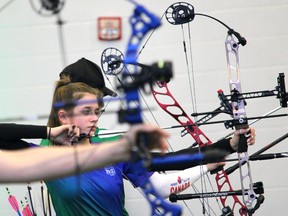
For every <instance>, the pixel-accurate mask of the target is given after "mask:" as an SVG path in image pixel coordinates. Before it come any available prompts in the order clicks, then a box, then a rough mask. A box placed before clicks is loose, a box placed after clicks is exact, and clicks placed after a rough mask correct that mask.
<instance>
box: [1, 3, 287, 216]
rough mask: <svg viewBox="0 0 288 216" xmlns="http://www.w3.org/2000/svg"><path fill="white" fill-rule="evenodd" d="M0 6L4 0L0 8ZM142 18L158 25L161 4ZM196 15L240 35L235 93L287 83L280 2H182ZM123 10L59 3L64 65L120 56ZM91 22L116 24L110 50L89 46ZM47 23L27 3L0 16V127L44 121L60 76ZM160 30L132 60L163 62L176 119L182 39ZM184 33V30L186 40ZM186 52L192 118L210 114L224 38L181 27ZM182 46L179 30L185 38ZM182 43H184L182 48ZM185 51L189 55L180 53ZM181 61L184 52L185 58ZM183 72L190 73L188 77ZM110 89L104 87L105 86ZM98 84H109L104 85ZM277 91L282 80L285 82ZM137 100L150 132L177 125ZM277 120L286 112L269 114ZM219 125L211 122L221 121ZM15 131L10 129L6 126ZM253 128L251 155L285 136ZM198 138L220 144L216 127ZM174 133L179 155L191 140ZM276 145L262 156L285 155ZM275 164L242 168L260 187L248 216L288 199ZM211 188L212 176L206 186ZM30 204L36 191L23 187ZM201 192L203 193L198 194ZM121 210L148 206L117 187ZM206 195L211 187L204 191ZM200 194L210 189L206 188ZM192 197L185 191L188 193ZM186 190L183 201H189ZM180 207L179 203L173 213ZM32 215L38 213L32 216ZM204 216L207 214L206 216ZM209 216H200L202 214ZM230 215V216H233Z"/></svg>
mask: <svg viewBox="0 0 288 216" xmlns="http://www.w3.org/2000/svg"><path fill="white" fill-rule="evenodd" d="M0 2H1V3H0V6H1V5H4V4H5V3H6V2H7V1H4V0H1V1H0ZM139 3H141V4H143V5H145V6H146V7H147V8H148V9H149V10H151V11H153V12H154V13H155V14H157V15H158V16H161V15H162V14H163V13H164V11H165V10H166V9H167V7H168V6H169V5H171V4H173V3H175V2H174V1H171V0H163V1H152V0H146V1H144V0H142V1H140V0H139ZM190 3H191V4H192V5H193V6H194V8H195V12H196V13H205V14H209V15H212V16H215V17H217V18H218V19H220V20H222V21H223V22H225V23H226V24H227V25H229V26H230V27H231V28H234V29H235V30H236V31H238V32H239V33H241V34H242V36H244V37H245V38H246V39H247V41H248V43H247V45H246V46H245V47H240V48H239V55H240V67H241V82H242V90H243V92H249V91H260V90H273V89H274V88H275V86H276V85H277V81H276V78H277V76H278V73H281V72H282V73H285V75H286V80H287V76H288V72H287V70H288V62H287V59H288V58H287V57H288V42H287V39H288V27H287V23H286V22H287V20H288V13H287V10H288V2H287V1H285V0H274V1H271V0H254V1H248V0H241V1H240V0H234V1H227V0H226V1H225V0H218V1H212V0H205V1H203V0H202V1H200V0H195V1H190ZM132 9H133V4H131V3H129V2H128V1H119V0H118V1H117V0H106V1H104V0H98V1H95V0H85V1H76V0H70V1H67V2H66V4H65V6H64V9H63V11H62V12H61V18H62V19H63V21H64V25H63V26H62V27H63V28H62V29H63V39H64V46H65V49H66V53H65V57H66V61H67V62H66V63H67V64H70V63H72V62H75V61H76V60H78V59H79V58H81V57H86V58H88V59H90V60H92V61H94V62H96V63H98V64H99V63H100V56H101V53H102V51H103V50H104V49H105V48H107V47H116V48H118V49H120V50H122V51H124V50H125V46H126V42H127V41H128V37H129V34H130V27H129V25H128V18H129V15H130V14H131V13H132ZM99 16H120V17H122V24H123V38H122V40H120V41H114V42H103V41H99V40H98V39H97V33H98V32H97V28H96V26H97V18H98V17H99ZM56 20H57V18H56V17H55V16H52V17H42V16H39V15H38V14H37V13H35V12H34V11H33V10H32V8H31V5H30V3H29V1H14V2H12V3H11V4H10V5H9V6H8V7H7V8H5V9H4V10H1V11H0V49H1V52H0V70H1V71H0V99H1V106H0V119H4V118H11V121H13V118H16V117H19V116H24V117H30V118H31V116H35V115H46V114H48V112H49V108H50V105H51V104H50V103H51V102H50V101H51V93H52V89H53V82H54V81H55V80H56V79H57V78H58V74H59V72H60V71H61V70H62V68H63V67H64V64H63V62H62V58H61V52H60V49H59V37H58V32H57V31H58V26H57V25H56ZM162 23H163V24H162V27H161V28H159V29H158V30H157V31H155V32H154V34H153V35H152V37H151V38H150V40H149V42H148V43H147V45H146V47H145V49H144V50H143V52H142V54H141V55H140V57H139V61H140V62H142V63H146V64H151V63H153V62H155V61H158V60H171V61H172V62H173V65H174V78H173V80H172V81H171V83H170V84H169V86H170V90H171V92H172V94H173V95H174V96H175V98H176V99H177V100H178V101H179V103H180V104H181V105H182V106H183V108H184V109H185V111H186V112H187V113H188V114H190V113H192V112H195V110H194V111H193V109H192V102H191V99H190V98H191V97H190V94H191V93H190V91H191V89H190V87H189V82H188V78H187V77H188V75H187V66H186V62H185V56H184V54H183V46H182V34H181V28H180V26H173V25H170V24H168V23H167V21H166V20H165V19H163V21H162ZM186 28H187V27H186V26H185V31H186ZM190 30H191V31H190V33H191V40H192V53H193V55H192V56H193V57H192V59H193V74H194V77H195V83H194V85H193V87H192V89H194V88H195V89H194V90H195V92H196V101H197V104H196V105H197V111H198V112H204V111H211V110H213V109H215V108H217V107H218V106H219V100H218V98H217V90H218V89H223V90H224V93H226V94H228V92H229V85H228V73H227V67H226V57H225V49H224V41H225V38H226V34H227V30H226V29H225V28H224V27H223V26H221V25H220V24H218V23H216V22H214V21H212V20H210V19H207V18H204V17H199V16H196V18H195V19H194V21H193V22H192V23H191V24H190ZM185 35H186V39H187V41H188V36H187V31H186V32H185ZM187 43H188V42H187ZM188 47H189V46H188ZM188 52H189V51H188ZM190 71H191V69H190ZM110 80H111V82H112V83H114V81H115V80H114V79H113V78H110ZM106 83H107V85H108V86H110V84H109V83H108V82H107V81H106ZM286 85H287V81H286ZM145 100H147V103H149V105H150V107H152V108H153V109H154V110H153V114H154V115H155V118H156V119H157V121H158V122H159V125H160V126H171V125H177V123H176V122H175V121H174V120H173V119H172V118H171V117H169V116H168V115H167V114H166V113H164V112H163V111H162V110H161V109H160V108H158V105H157V104H156V103H155V102H154V99H153V98H152V96H151V95H145ZM247 103H248V105H247V108H246V110H247V114H248V116H259V115H263V114H264V113H267V112H269V111H270V110H273V109H274V108H276V107H279V101H278V100H277V99H276V98H275V97H268V98H260V99H253V100H248V101H247ZM118 107H119V106H118V104H110V105H109V106H108V108H107V110H116V109H117V108H118ZM279 113H287V109H281V110H280V111H278V112H277V114H279ZM145 115H147V118H148V120H149V121H150V122H152V123H154V120H153V119H152V116H151V114H149V113H148V112H147V114H146V112H145ZM227 118H229V116H224V115H222V116H220V117H217V118H216V120H219V119H227ZM46 121H47V119H45V118H44V119H40V120H39V119H38V120H32V119H28V120H25V121H16V122H19V123H32V124H45V123H46ZM14 122H15V121H14ZM101 125H102V126H103V127H105V128H110V129H116V130H117V129H122V128H127V126H126V125H119V124H118V123H117V117H116V115H115V114H106V116H103V118H102V120H101ZM253 127H255V128H256V130H257V143H256V144H255V146H252V147H251V148H250V149H249V152H250V153H253V152H256V151H257V150H259V149H260V148H261V147H263V146H265V145H267V144H269V143H270V142H272V141H273V140H275V139H277V138H278V137H279V136H281V135H283V134H285V133H287V129H288V126H287V118H273V119H269V120H261V121H260V122H258V123H257V124H255V125H254V126H253ZM202 130H203V131H204V133H205V134H206V135H207V136H208V137H209V138H210V139H211V140H213V141H216V140H218V139H219V138H221V137H223V136H225V135H226V134H228V133H229V132H231V131H230V130H226V129H225V128H224V126H223V124H220V125H210V126H203V127H202ZM180 131H181V129H175V130H169V132H171V134H172V136H171V139H170V140H169V141H170V143H171V145H172V147H173V149H174V150H177V149H181V148H184V147H188V146H189V145H190V144H191V143H193V140H191V138H190V137H188V135H187V136H186V137H184V138H181V137H180ZM285 144H286V145H287V144H288V143H287V140H284V141H283V142H281V143H280V144H279V145H277V146H276V147H274V148H272V149H271V150H268V151H267V152H285V151H287V150H286V149H287V148H286V147H285ZM286 167H287V161H286V160H285V159H278V160H269V161H261V162H252V163H251V169H252V174H253V180H254V182H256V181H262V182H263V183H264V187H265V197H266V200H265V202H264V204H263V205H262V206H261V207H260V209H259V210H258V211H257V212H256V214H255V215H262V216H263V215H265V216H266V215H272V214H274V215H287V213H286V209H287V208H286V206H285V205H286V196H285V195H286V194H287V192H288V188H287V181H288V175H287V174H286V172H285V170H286ZM231 178H232V184H233V187H234V188H235V189H240V182H239V173H238V172H235V174H233V175H232V176H231ZM210 179H211V181H212V182H214V177H213V176H211V177H210ZM32 186H33V190H34V194H35V196H36V197H37V198H36V201H35V202H36V203H37V204H38V205H40V202H39V197H40V192H39V191H40V184H39V183H35V184H33V185H32ZM5 187H7V185H2V186H1V187H0V203H1V208H0V215H13V214H14V213H13V210H12V209H11V207H10V205H9V203H8V202H7V193H6V189H5ZM8 187H9V189H10V191H11V192H12V193H13V194H14V195H16V197H17V198H18V200H20V199H23V197H24V196H25V193H26V185H8ZM208 188H209V187H208ZM126 189H127V190H126V191H127V195H126V200H127V208H128V209H129V212H130V213H131V215H137V216H139V215H143V216H144V215H149V212H150V210H149V206H148V205H147V202H146V200H144V198H143V197H142V196H141V194H140V193H139V192H138V191H137V190H135V189H133V188H132V187H131V186H130V185H129V184H126ZM214 189H215V190H216V188H215V187H214ZM208 190H210V188H209V189H208ZM191 191H192V190H191ZM191 191H189V192H191ZM187 203H188V205H189V208H190V210H191V211H192V213H189V210H188V209H187V208H186V207H184V212H185V213H184V215H191V214H192V215H201V209H202V207H201V204H200V202H199V200H193V201H189V202H187ZM210 203H211V205H212V206H213V210H214V211H215V212H216V215H220V210H219V208H216V207H215V206H216V205H215V200H214V199H212V200H211V201H210ZM181 205H183V206H184V204H181ZM40 209H41V208H40V206H38V214H39V215H41V213H40V212H41V210H40ZM210 213H211V214H212V215H213V213H212V212H210ZM207 214H209V213H207ZM235 215H237V214H235Z"/></svg>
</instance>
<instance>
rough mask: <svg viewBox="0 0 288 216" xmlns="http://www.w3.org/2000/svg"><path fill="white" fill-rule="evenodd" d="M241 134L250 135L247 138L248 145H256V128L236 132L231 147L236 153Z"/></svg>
mask: <svg viewBox="0 0 288 216" xmlns="http://www.w3.org/2000/svg"><path fill="white" fill-rule="evenodd" d="M240 134H249V135H250V136H249V137H248V138H247V145H253V144H254V143H255V137H256V133H255V129H254V128H247V129H240V130H236V131H235V132H234V134H233V137H232V139H231V140H230V145H231V147H232V148H233V149H234V150H235V151H237V149H238V144H239V137H240Z"/></svg>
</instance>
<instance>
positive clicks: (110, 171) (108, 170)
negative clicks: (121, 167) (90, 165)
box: [105, 166, 116, 176]
mask: <svg viewBox="0 0 288 216" xmlns="http://www.w3.org/2000/svg"><path fill="white" fill-rule="evenodd" d="M105 171H106V174H107V175H110V176H114V175H115V174H116V171H115V169H114V167H113V166H107V167H105Z"/></svg>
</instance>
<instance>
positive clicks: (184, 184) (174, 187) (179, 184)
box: [170, 176, 190, 194]
mask: <svg viewBox="0 0 288 216" xmlns="http://www.w3.org/2000/svg"><path fill="white" fill-rule="evenodd" d="M188 187H190V178H187V179H182V178H181V177H180V176H178V178H177V180H176V182H175V183H172V184H171V187H170V194H175V193H179V192H181V191H183V190H185V189H186V188H188Z"/></svg>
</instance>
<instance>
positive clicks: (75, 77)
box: [59, 58, 117, 97]
mask: <svg viewBox="0 0 288 216" xmlns="http://www.w3.org/2000/svg"><path fill="white" fill-rule="evenodd" d="M63 75H66V76H68V75H69V77H70V81H71V82H83V83H86V84H87V85H89V86H91V87H93V88H98V89H100V90H101V91H102V92H103V93H104V96H106V95H110V96H113V97H116V96H117V94H116V93H115V92H114V91H112V90H110V89H108V88H107V87H106V86H105V81H104V76H103V74H102V71H101V69H100V67H99V66H98V65H97V64H95V63H94V62H92V61H89V60H88V59H85V58H81V59H79V60H78V61H76V62H74V63H72V64H70V65H68V66H67V67H65V68H64V69H63V71H62V72H61V73H60V74H59V76H60V79H61V77H62V76H63Z"/></svg>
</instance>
